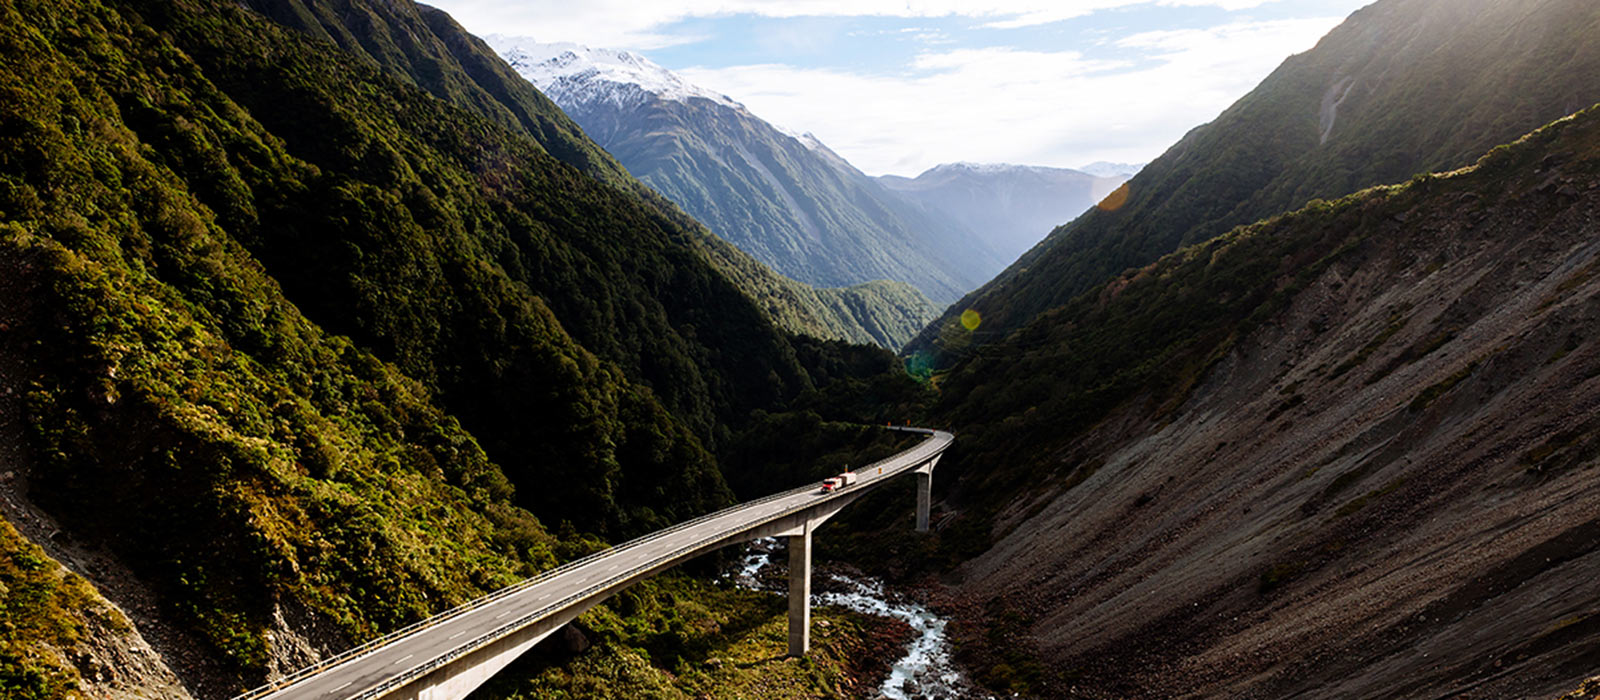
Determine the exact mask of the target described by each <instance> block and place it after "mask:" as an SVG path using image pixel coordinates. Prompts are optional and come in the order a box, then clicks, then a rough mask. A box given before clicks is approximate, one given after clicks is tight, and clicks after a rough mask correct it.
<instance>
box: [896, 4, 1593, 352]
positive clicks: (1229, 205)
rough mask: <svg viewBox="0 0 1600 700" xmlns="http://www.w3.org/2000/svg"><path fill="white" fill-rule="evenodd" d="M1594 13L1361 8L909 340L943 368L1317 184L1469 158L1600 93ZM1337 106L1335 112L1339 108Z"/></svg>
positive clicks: (1564, 7)
mask: <svg viewBox="0 0 1600 700" xmlns="http://www.w3.org/2000/svg"><path fill="white" fill-rule="evenodd" d="M1593 10H1594V7H1593V5H1592V4H1591V3H1586V2H1580V1H1578V0H1539V1H1538V2H1530V3H1499V2H1492V1H1490V0H1462V1H1461V2H1449V1H1445V0H1380V1H1379V2H1376V3H1374V4H1372V5H1370V6H1368V7H1365V8H1363V9H1361V10H1359V11H1357V12H1356V13H1354V14H1352V15H1351V16H1350V18H1349V19H1347V20H1346V21H1345V22H1344V23H1343V24H1341V25H1339V26H1338V27H1335V28H1334V29H1333V31H1331V32H1329V34H1328V35H1327V36H1326V37H1324V38H1323V39H1322V40H1321V41H1319V42H1318V44H1317V46H1316V47H1315V48H1313V49H1312V50H1311V51H1308V52H1306V53H1302V54H1298V55H1295V56H1291V57H1290V58H1288V59H1287V60H1285V61H1284V62H1283V64H1282V65H1280V66H1279V67H1278V69H1277V70H1275V71H1273V73H1272V74H1271V75H1270V76H1268V77H1267V78H1266V79H1265V80H1263V81H1262V83H1261V84H1260V85H1259V86H1258V87H1257V88H1256V89H1254V90H1252V91H1251V92H1250V93H1249V94H1248V95H1246V96H1244V97H1243V98H1241V99H1240V100H1239V101H1237V102H1236V103H1234V105H1233V106H1231V107H1229V108H1228V109H1227V110H1225V111H1224V112H1223V113H1222V114H1221V115H1220V116H1218V117H1217V119H1216V120H1214V121H1212V122H1210V123H1208V124H1205V125H1201V126H1198V127H1196V128H1194V129H1193V130H1191V131H1190V132H1189V133H1188V134H1186V135H1185V136H1184V137H1183V138H1182V139H1181V140H1179V142H1178V143H1177V144H1174V145H1173V146H1172V147H1171V148H1170V149H1168V150H1167V151H1166V153H1164V154H1163V155H1162V156H1161V157H1160V158H1157V159H1156V160H1155V161H1153V162H1151V163H1150V164H1149V165H1147V166H1146V167H1145V168H1144V169H1143V170H1141V171H1140V172H1139V174H1138V175H1136V176H1135V177H1134V178H1133V179H1132V180H1130V181H1129V182H1128V188H1127V189H1126V190H1124V191H1122V192H1121V193H1120V194H1118V195H1117V196H1116V197H1115V198H1114V199H1112V200H1108V204H1109V205H1110V206H1106V207H1100V208H1097V209H1096V210H1092V211H1089V212H1088V213H1087V214H1086V215H1085V216H1083V217H1081V218H1079V219H1077V220H1075V221H1073V222H1072V223H1070V224H1067V225H1064V226H1061V227H1058V228H1057V229H1055V230H1054V231H1052V232H1051V234H1050V235H1049V236H1048V237H1047V238H1046V239H1045V241H1044V242H1043V243H1042V244H1041V245H1040V246H1039V247H1038V248H1036V249H1033V250H1030V251H1029V252H1028V253H1026V254H1025V255H1024V256H1023V257H1022V258H1020V259H1019V260H1017V262H1015V263H1014V264H1013V265H1012V266H1011V267H1009V268H1007V270H1006V271H1004V272H1002V273H1001V274H999V275H998V276H996V277H995V279H994V280H991V281H990V282H988V283H987V284H985V285H984V286H983V287H981V288H979V289H978V290H976V291H974V292H973V293H972V294H969V295H967V296H966V297H964V298H963V299H962V300H961V301H960V302H958V303H957V304H956V305H954V306H952V307H951V309H949V310H947V311H946V312H945V314H944V315H943V316H942V317H941V318H940V320H939V321H937V322H935V323H934V324H931V325H930V326H929V327H928V328H926V329H924V330H923V332H922V333H921V334H919V335H918V338H917V339H916V340H915V341H913V342H912V343H911V344H910V345H909V346H908V347H907V349H908V351H909V352H910V353H913V354H915V353H923V354H924V358H925V359H931V361H932V362H933V364H935V365H942V364H943V363H944V362H943V360H941V359H940V358H942V357H945V356H947V355H950V353H952V352H953V353H961V352H966V350H965V349H966V348H968V347H970V346H972V345H974V344H976V345H981V344H983V343H984V342H986V339H990V338H996V337H1001V336H1004V335H1005V334H1007V333H1009V332H1012V331H1014V330H1015V329H1017V328H1019V327H1021V326H1022V325H1024V324H1026V323H1027V321H1028V319H1030V318H1032V317H1033V316H1034V315H1036V314H1039V313H1042V312H1044V311H1047V310H1048V309H1050V308H1052V307H1054V306H1057V305H1060V304H1064V303H1066V302H1067V301H1069V300H1070V299H1071V298H1072V297H1073V296H1075V295H1077V294H1080V293H1083V292H1084V291H1086V290H1088V289H1090V288H1092V287H1094V286H1095V285H1097V284H1099V283H1101V282H1103V281H1104V280H1106V279H1110V278H1111V277H1113V276H1115V275H1117V274H1119V273H1121V272H1122V271H1123V270H1125V269H1128V268H1134V267H1140V266H1143V265H1145V264H1148V263H1149V262H1151V261H1153V260H1155V259H1157V258H1159V257H1160V256H1161V255H1164V254H1166V253H1169V252H1171V251H1173V250H1176V249H1178V248H1179V247H1182V246H1184V245H1189V244H1193V243H1198V242H1201V241H1204V240H1206V239H1208V238H1211V237H1213V236H1216V235H1220V234H1222V233H1224V232H1226V231H1228V230H1229V229H1231V228H1232V227H1234V226H1237V225H1242V224H1246V223H1249V222H1251V221H1255V220H1258V219H1261V218H1264V217H1268V216H1272V215H1274V214H1277V213H1281V212H1283V211H1286V210H1289V209H1292V208H1295V207H1297V206H1300V205H1302V204H1304V203H1305V202H1307V201H1310V200H1311V199H1314V198H1317V197H1324V198H1326V197H1337V196H1342V195H1344V194H1348V193H1350V192H1353V191H1356V190H1359V189H1361V188H1364V187H1368V186H1373V185H1378V184H1382V183H1385V182H1397V181H1402V180H1405V179H1406V178H1408V177H1410V176H1412V175H1413V174H1416V173H1419V172H1426V171H1433V170H1450V169H1453V168H1458V167H1462V166H1465V165H1468V164H1470V163H1471V162H1473V160H1474V159H1476V158H1477V157H1478V156H1479V155H1481V154H1482V153H1483V152H1485V151H1487V150H1488V149H1490V148H1492V147H1493V146H1495V145H1496V144H1500V143H1505V142H1508V141H1511V140H1514V139H1516V138H1517V137H1518V136H1520V135H1522V134H1525V133H1527V132H1529V131H1532V130H1533V129H1535V128H1537V127H1539V126H1541V125H1543V124H1546V123H1549V122H1550V121H1552V120H1554V119H1557V118H1559V117H1561V116H1564V115H1567V114H1570V113H1572V112H1574V111H1576V110H1578V109H1582V108H1584V107H1586V106H1587V105H1589V104H1593V103H1594V102H1595V101H1596V100H1600V88H1597V87H1596V86H1594V85H1593V84H1592V82H1591V81H1586V80H1585V79H1583V78H1581V77H1579V76H1587V75H1593V74H1595V73H1596V72H1600V48H1597V47H1596V45H1595V44H1594V43H1593V42H1590V41H1588V40H1587V38H1588V37H1589V36H1592V35H1593V33H1594V32H1595V31H1600V17H1597V16H1596V13H1595V12H1594V11H1593ZM1352 76H1354V77H1355V80H1354V81H1353V82H1352V81H1351V80H1349V79H1350V78H1351V77H1352ZM1336 88H1337V90H1336ZM1346 91H1348V92H1346ZM1330 95H1332V96H1333V97H1334V99H1333V100H1332V101H1329V100H1327V99H1326V98H1328V97H1329V96H1330ZM1340 98H1342V102H1341V101H1340ZM1325 103H1326V104H1325ZM1333 104H1338V105H1339V106H1338V110H1337V119H1328V118H1327V117H1328V109H1326V108H1327V107H1331V106H1332V105H1333ZM1325 136H1326V137H1327V138H1326V140H1325V141H1324V137H1325ZM969 309H970V310H973V311H975V312H976V313H978V314H979V316H981V318H982V324H983V326H982V329H981V330H980V331H978V333H976V334H974V333H972V332H969V331H967V330H966V329H964V328H963V327H962V326H961V324H960V321H959V315H960V314H961V313H963V312H965V311H967V310H969Z"/></svg>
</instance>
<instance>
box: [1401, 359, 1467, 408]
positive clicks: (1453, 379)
mask: <svg viewBox="0 0 1600 700" xmlns="http://www.w3.org/2000/svg"><path fill="white" fill-rule="evenodd" d="M1479 364H1482V360H1478V361H1474V362H1473V363H1472V364H1469V365H1467V366H1466V367H1462V368H1461V369H1459V370H1456V372H1455V373H1454V374H1452V375H1450V376H1448V377H1445V378H1444V379H1441V380H1439V381H1438V382H1435V383H1434V384H1433V385H1431V386H1429V387H1428V388H1426V389H1423V390H1422V392H1421V393H1419V394H1417V396H1416V398H1414V399H1412V400H1411V403H1410V404H1409V405H1408V406H1407V407H1406V408H1408V409H1410V410H1412V411H1422V410H1425V409H1427V408H1428V407H1429V406H1431V405H1433V402H1435V401H1438V400H1439V397H1441V396H1444V395H1445V392H1448V391H1450V390H1451V389H1454V388H1455V386H1456V385H1457V384H1460V383H1461V382H1462V381H1465V380H1466V378H1467V377H1470V376H1472V373H1473V372H1476V371H1478V365H1479Z"/></svg>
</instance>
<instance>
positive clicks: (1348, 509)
mask: <svg viewBox="0 0 1600 700" xmlns="http://www.w3.org/2000/svg"><path fill="white" fill-rule="evenodd" d="M1405 483H1406V477H1403V476H1402V477H1400V478H1398V479H1395V480H1394V481H1391V482H1389V483H1387V484H1384V485H1383V488H1380V489H1377V490H1374V491H1368V492H1367V493H1366V494H1364V495H1362V496H1361V497H1359V498H1356V499H1355V500H1352V501H1350V502H1349V503H1346V504H1344V505H1342V506H1339V510H1336V511H1334V512H1333V517H1334V519H1335V520H1337V519H1339V518H1343V517H1345V516H1346V515H1351V514H1353V513H1355V512H1356V511H1358V510H1361V509H1362V508H1365V507H1367V503H1368V502H1370V501H1371V500H1373V499H1375V498H1381V497H1383V496H1387V495H1389V494H1391V493H1394V491H1395V489H1398V488H1400V487H1401V486H1404V485H1405Z"/></svg>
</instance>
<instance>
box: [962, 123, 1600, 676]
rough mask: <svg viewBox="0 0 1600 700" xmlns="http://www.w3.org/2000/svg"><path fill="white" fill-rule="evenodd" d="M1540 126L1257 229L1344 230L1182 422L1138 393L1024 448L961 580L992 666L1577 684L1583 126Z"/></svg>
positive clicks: (1590, 426) (1217, 371)
mask: <svg viewBox="0 0 1600 700" xmlns="http://www.w3.org/2000/svg"><path fill="white" fill-rule="evenodd" d="M1554 131H1555V132H1556V133H1551V130H1546V131H1543V132H1540V133H1539V134H1536V135H1534V136H1531V137H1529V141H1528V142H1526V143H1523V144H1519V145H1517V146H1513V147H1512V152H1513V153H1519V154H1522V155H1517V156H1516V157H1514V158H1505V159H1500V160H1496V159H1495V158H1489V159H1486V160H1485V163H1490V162H1491V161H1493V162H1494V163H1495V166H1494V167H1491V166H1490V165H1484V166H1480V168H1479V171H1477V172H1472V171H1469V172H1466V173H1460V174H1454V175H1452V176H1448V177H1440V178H1435V179H1432V180H1420V181H1418V182H1417V183H1415V184H1414V185H1412V187H1411V188H1410V189H1408V190H1405V192H1408V193H1409V194H1407V195H1405V196H1404V197H1409V198H1403V197H1397V198H1395V199H1390V198H1389V197H1390V196H1391V195H1390V194H1387V193H1383V192H1373V193H1370V196H1365V197H1363V198H1358V199H1356V200H1353V201H1350V202H1346V203H1342V204H1339V205H1336V206H1335V208H1334V209H1333V210H1332V211H1333V212H1335V214H1334V215H1333V216H1332V217H1331V218H1327V219H1318V218H1317V217H1315V216H1308V217H1306V218H1304V219H1301V220H1299V221H1300V223H1295V222H1293V221H1289V222H1285V223H1284V224H1283V225H1282V226H1278V227H1273V226H1267V227H1264V228H1261V229H1258V230H1257V231H1256V233H1259V234H1260V235H1272V236H1288V237H1294V236H1299V235H1301V234H1302V233H1304V232H1305V231H1307V230H1310V227H1315V226H1332V227H1339V226H1344V225H1346V224H1340V223H1332V222H1334V221H1347V222H1354V224H1355V225H1352V226H1350V227H1349V228H1348V229H1344V228H1335V229H1331V230H1337V231H1341V232H1347V233H1348V234H1349V235H1350V236H1351V237H1350V238H1346V239H1341V240H1346V241H1348V242H1350V247H1348V248H1343V249H1342V252H1338V253H1334V254H1333V255H1334V257H1333V259H1332V262H1331V264H1328V265H1327V266H1326V267H1325V268H1324V269H1322V271H1321V272H1320V273H1319V274H1317V275H1316V276H1315V277H1314V278H1312V279H1310V280H1309V281H1308V283H1306V284H1305V285H1304V286H1303V287H1302V288H1299V289H1298V291H1294V292H1293V295H1292V298H1291V299H1290V300H1289V301H1288V302H1287V303H1285V304H1284V305H1283V306H1281V308H1279V309H1278V310H1277V311H1275V312H1274V313H1271V314H1269V315H1267V316H1266V317H1265V318H1264V319H1263V320H1261V322H1260V323H1259V324H1258V325H1255V326H1254V327H1253V328H1252V329H1251V330H1249V332H1248V333H1247V334H1244V335H1242V336H1241V337H1238V338H1237V339H1236V341H1230V343H1229V344H1226V345H1219V346H1218V347H1221V348H1225V349H1224V350H1222V351H1219V352H1221V353H1222V354H1221V356H1220V358H1219V359H1217V361H1216V362H1215V364H1213V365H1211V366H1210V369H1209V371H1207V372H1205V373H1204V375H1203V377H1202V378H1201V380H1200V381H1199V382H1198V384H1197V385H1196V386H1195V387H1194V388H1193V389H1192V391H1190V392H1188V393H1187V394H1186V398H1183V399H1182V400H1181V402H1179V403H1177V404H1176V405H1175V406H1172V407H1170V412H1168V411H1163V410H1159V409H1154V407H1153V404H1154V403H1156V401H1155V400H1154V399H1156V398H1158V396H1157V395H1156V394H1147V395H1143V396H1140V397H1135V398H1133V399H1131V400H1129V401H1126V402H1124V403H1122V404H1121V405H1120V407H1118V408H1116V409H1114V410H1113V411H1112V412H1111V413H1110V414H1109V415H1107V416H1106V417H1105V418H1104V419H1103V420H1100V421H1099V422H1098V423H1096V424H1095V426H1094V427H1093V428H1092V429H1089V430H1087V431H1086V432H1083V433H1081V434H1079V435H1077V436H1076V437H1073V438H1070V439H1067V440H1066V441H1065V442H1064V443H1062V444H1061V445H1060V446H1059V447H1057V448H1054V449H1052V450H1051V451H1049V452H1048V453H1047V454H1046V455H1043V456H1041V457H1040V458H1039V466H1038V467H1037V469H1036V474H1037V475H1038V477H1039V478H1038V479H1037V480H1036V481H1035V482H1034V483H1035V488H1034V489H1033V490H1032V491H1031V492H1029V493H1027V494H1024V495H1025V496H1026V497H1023V498H1019V499H1018V500H1017V501H1016V502H1015V504H1014V505H1013V506H1012V507H1011V508H1009V509H1008V510H1006V511H1005V512H1003V513H1001V514H1000V515H999V516H998V517H997V519H996V523H995V531H996V532H997V533H1000V537H999V539H998V540H997V543H996V544H995V546H994V547H993V548H992V549H990V550H989V551H988V552H987V553H985V554H983V555H982V556H980V557H978V558H977V559H975V560H973V561H971V562H969V563H968V564H967V565H966V566H965V568H964V569H963V570H962V573H963V583H962V589H963V591H964V593H965V594H966V596H967V598H968V599H969V600H971V601H976V602H974V603H973V605H974V608H975V609H978V610H980V611H981V613H980V615H983V616H985V619H984V621H983V622H982V623H981V624H980V625H979V626H978V627H977V628H976V629H978V630H979V631H973V630H974V629H975V628H973V627H969V628H968V632H966V633H965V637H966V638H967V641H968V642H970V643H971V644H973V645H974V646H976V647H980V648H982V649H984V650H985V651H982V652H976V653H974V657H975V658H977V659H979V660H980V665H988V666H989V667H991V668H992V667H994V666H995V665H997V664H998V663H1000V660H1001V659H1002V658H1003V657H1002V656H1001V654H1002V652H1003V651H1004V650H1001V649H999V648H998V646H997V644H996V642H994V641H993V640H994V639H996V638H997V636H996V635H995V634H986V632H987V631H992V630H994V629H1005V630H1011V631H1012V632H1014V634H1011V635H1006V636H1005V638H1006V640H1007V641H1006V644H1008V645H1013V644H1014V645H1017V646H1018V647H1019V648H1023V649H1028V650H1030V653H1031V654H1033V655H1034V658H1036V659H1039V660H1041V662H1042V664H1043V666H1042V667H1041V669H1040V670H1039V671H1038V672H1036V673H1035V675H1034V682H1035V685H1034V686H1033V690H1034V691H1035V692H1039V693H1040V694H1042V695H1045V696H1052V697H1095V698H1100V697H1121V698H1156V697H1179V696H1201V697H1244V698H1277V697H1288V696H1294V697H1306V698H1347V697H1363V698H1388V697H1438V696H1443V695H1449V696H1450V697H1471V698H1500V697H1555V696H1558V695H1560V694H1561V693H1563V692H1568V691H1571V690H1572V689H1573V688H1575V687H1579V686H1580V684H1582V683H1583V682H1584V679H1585V678H1586V677H1589V676H1592V675H1593V673H1594V659H1595V658H1596V653H1597V652H1600V613H1597V612H1596V611H1597V605H1600V589H1597V588H1596V587H1595V585H1594V582H1595V581H1597V580H1600V490H1596V489H1595V487H1594V485H1595V483H1596V480H1597V479H1600V331H1597V330H1596V329H1600V190H1597V189H1596V187H1595V184H1596V183H1597V182H1600V167H1597V166H1600V115H1597V113H1596V112H1595V111H1594V110H1591V111H1589V112H1586V113H1584V114H1583V115H1580V116H1579V117H1577V118H1576V119H1575V120H1571V121H1569V123H1568V124H1566V125H1565V126H1563V127H1561V128H1557V129H1554ZM1534 144H1550V146H1549V147H1550V148H1552V149H1555V150H1557V151H1560V152H1561V153H1562V154H1563V156H1562V159H1563V160H1564V161H1565V164H1564V165H1562V166H1561V167H1560V168H1559V172H1557V170H1555V169H1551V168H1549V167H1545V168H1536V167H1535V166H1534V165H1533V163H1534V162H1537V157H1536V155H1535V156H1528V155H1526V154H1525V152H1524V150H1523V149H1526V150H1527V151H1532V152H1534V153H1535V154H1536V153H1537V149H1538V148H1542V147H1544V146H1535V145H1534ZM1401 202H1404V203H1405V204H1404V207H1403V211H1400V212H1398V213H1396V212H1393V211H1390V208H1392V207H1394V206H1396V205H1397V203H1401ZM1340 207H1343V209H1341V208H1340ZM1338 212H1343V213H1342V214H1339V213H1338ZM1341 216H1342V217H1346V218H1339V217H1341ZM1297 227H1305V228H1297ZM1242 235H1254V234H1252V233H1250V232H1246V233H1244V234H1242ZM1340 235H1343V234H1342V233H1341V234H1340ZM1290 240H1294V239H1292V238H1291V239H1290ZM1308 240H1309V239H1308ZM1324 240H1326V239H1324ZM1237 250H1239V249H1233V252H1232V253H1230V250H1229V249H1228V246H1227V245H1226V244H1217V245H1216V246H1215V247H1213V248H1209V249H1207V250H1205V251H1203V253H1204V254H1203V255H1201V254H1196V259H1194V260H1193V261H1192V262H1190V263H1181V262H1174V263H1172V264H1173V265H1181V264H1192V265H1197V266H1203V265H1206V264H1207V262H1208V258H1209V259H1210V260H1212V261H1215V260H1217V259H1221V257H1222V256H1226V255H1228V254H1237ZM1213 254H1214V255H1215V256H1216V257H1212V256H1213ZM1180 255H1181V254H1180ZM1149 272H1150V274H1151V275H1157V274H1158V273H1165V272H1171V273H1172V274H1173V275H1174V276H1176V275H1177V274H1179V273H1178V271H1177V268H1176V267H1170V266H1169V267H1163V268H1161V269H1160V270H1156V269H1155V267H1154V266H1153V267H1152V268H1151V270H1150V271H1149ZM1269 282H1270V280H1269ZM1280 282H1281V287H1280V288H1283V289H1288V288H1289V285H1288V284H1287V280H1282V281H1280ZM1150 283H1155V284H1159V283H1160V282H1156V281H1150V282H1141V281H1138V280H1134V281H1132V282H1128V283H1127V284H1129V285H1138V284H1150ZM1118 293H1126V292H1119V291H1117V290H1116V289H1109V288H1108V290H1107V291H1106V292H1105V294H1106V297H1105V298H1111V297H1113V296H1115V295H1116V294H1118ZM1241 293H1242V290H1241ZM1032 351H1034V352H1040V351H1039V350H1037V349H1033V350H1032ZM1052 471H1054V473H1056V474H1077V477H1078V478H1074V479H1060V478H1048V477H1049V475H1050V474H1051V473H1052ZM984 627H986V628H987V630H983V629H982V628H984ZM986 654H987V656H986ZM1590 685H1592V684H1590ZM1585 687H1587V686H1585ZM1041 688H1043V689H1045V690H1043V691H1042V692H1041Z"/></svg>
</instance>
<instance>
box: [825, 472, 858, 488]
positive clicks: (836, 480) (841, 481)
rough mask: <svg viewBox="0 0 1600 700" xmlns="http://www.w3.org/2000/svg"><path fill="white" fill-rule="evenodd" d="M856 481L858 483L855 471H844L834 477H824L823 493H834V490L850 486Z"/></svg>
mask: <svg viewBox="0 0 1600 700" xmlns="http://www.w3.org/2000/svg"><path fill="white" fill-rule="evenodd" d="M854 483H856V473H855V472H842V473H840V474H839V475H838V476H834V477H829V478H826V479H823V480H822V492H823V493H833V492H834V491H838V490H839V489H842V488H844V487H846V486H849V485H851V484H854Z"/></svg>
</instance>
